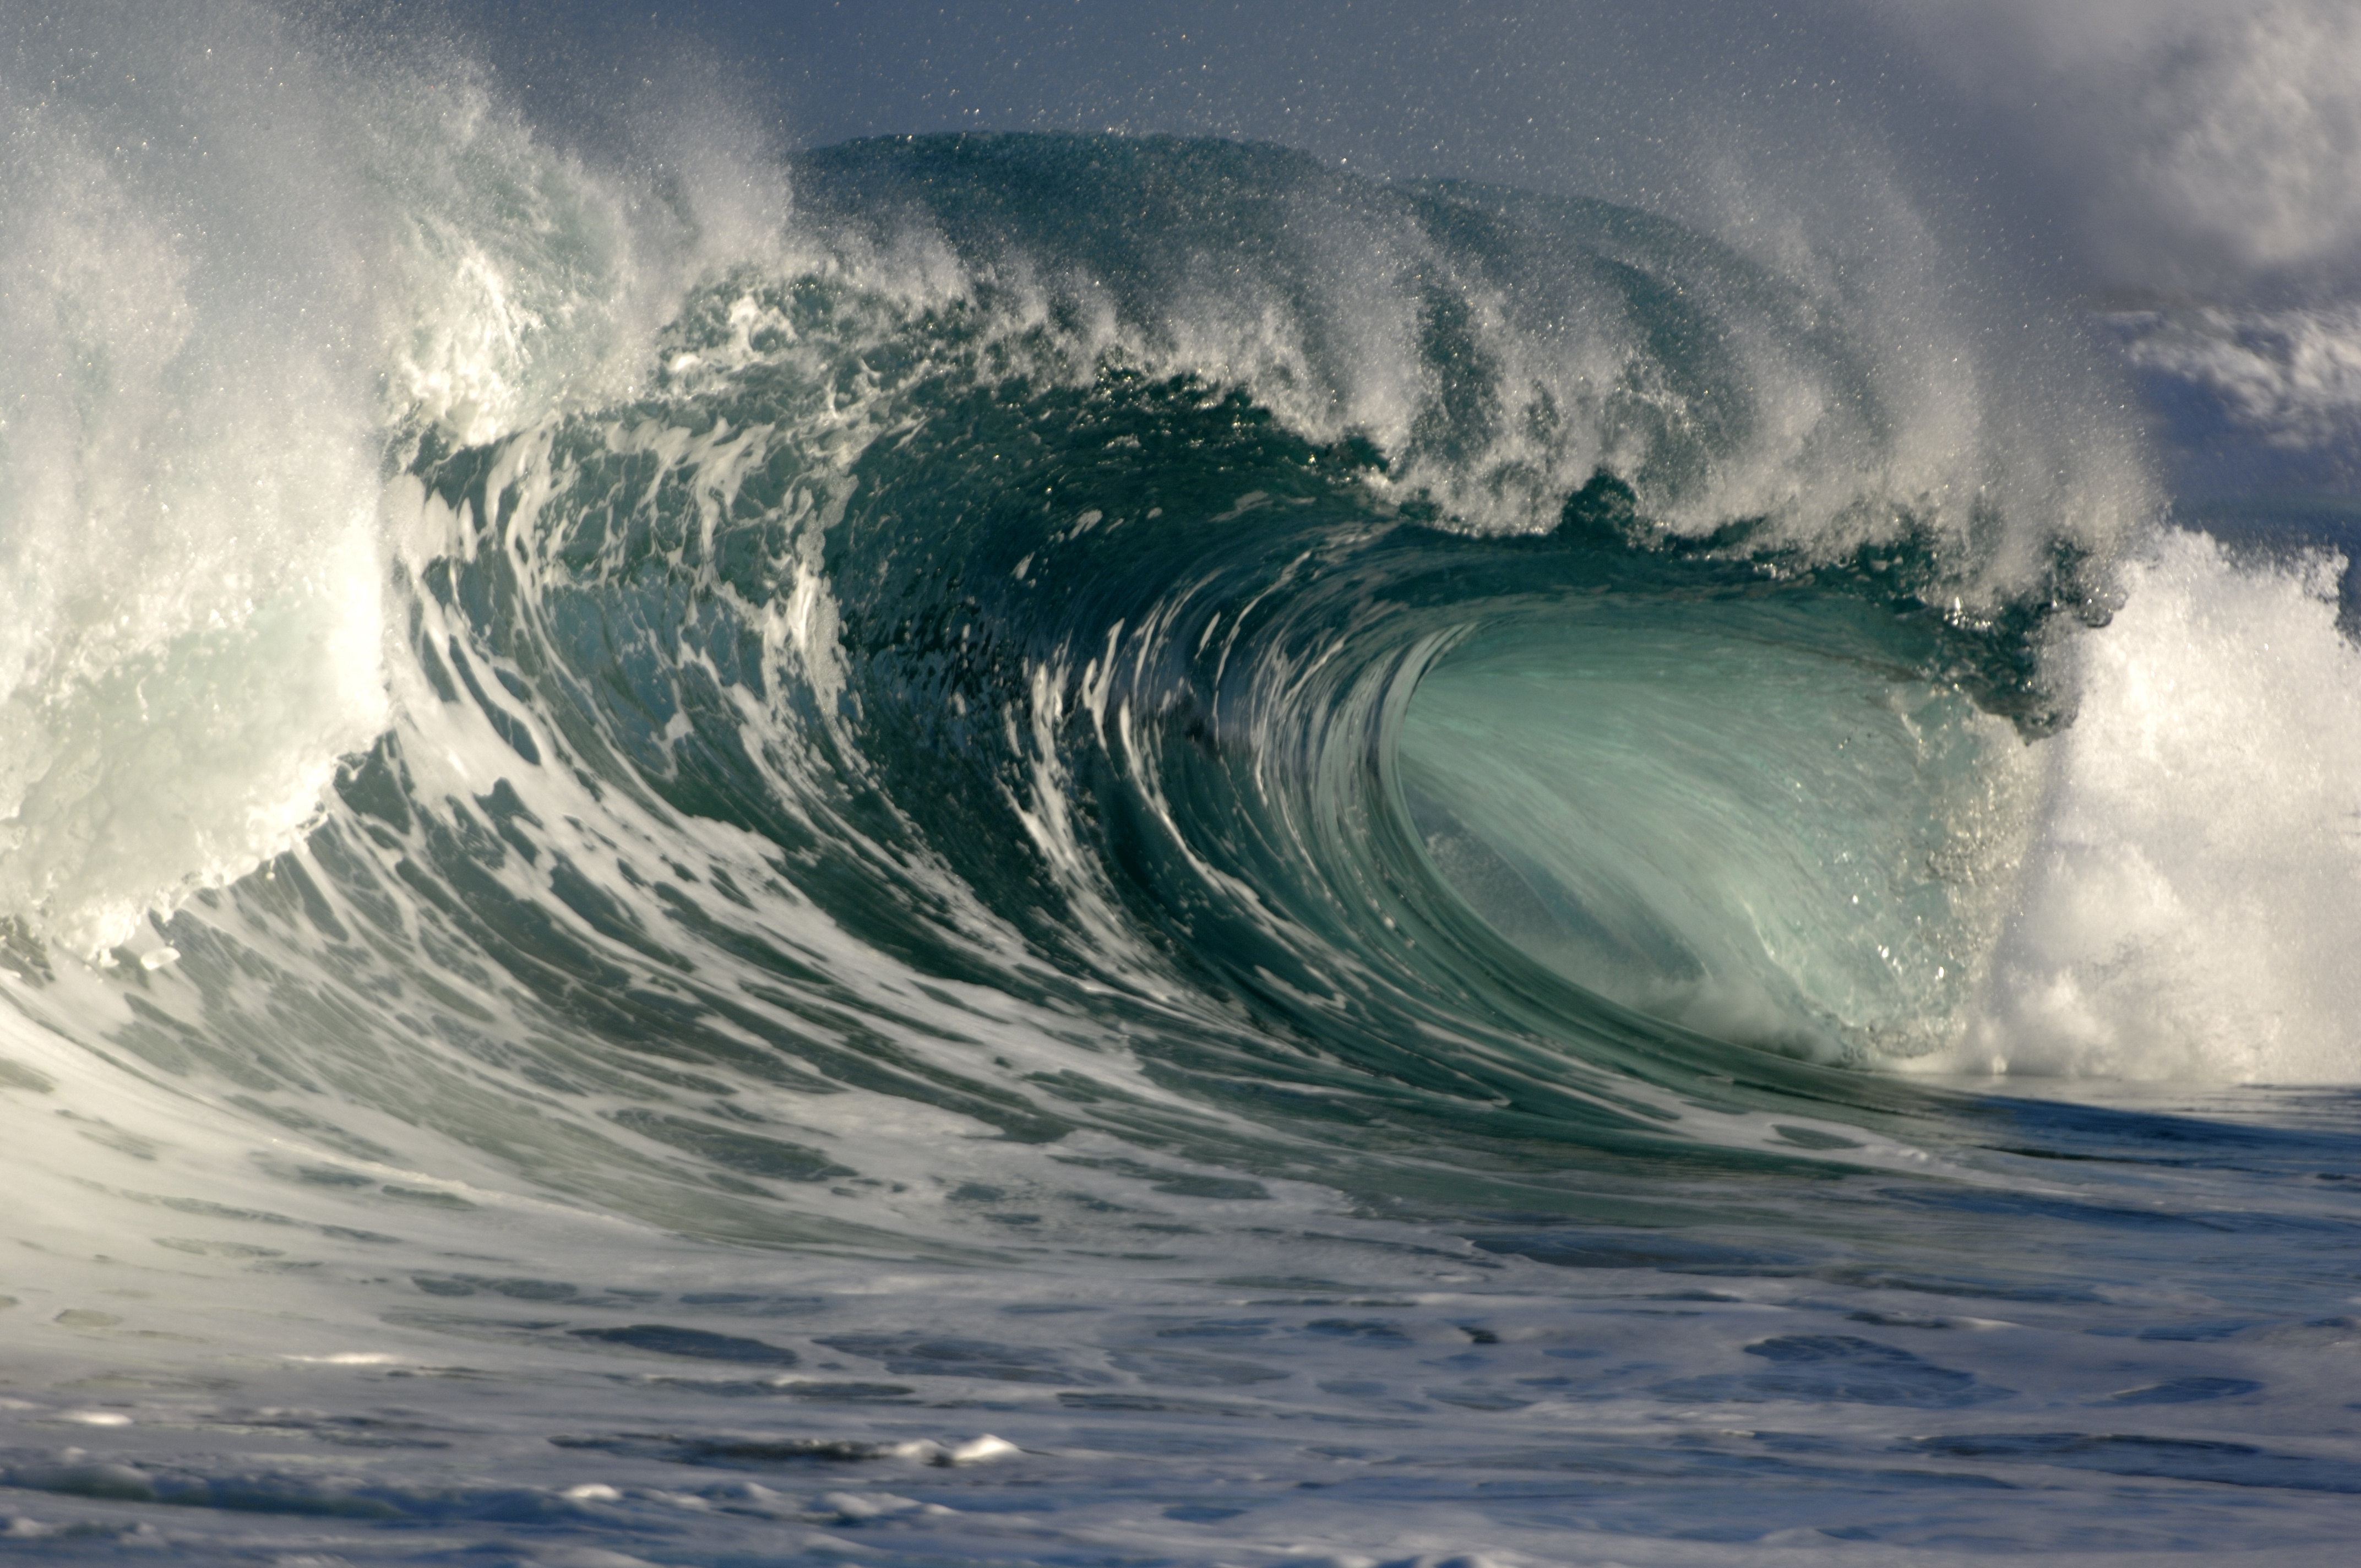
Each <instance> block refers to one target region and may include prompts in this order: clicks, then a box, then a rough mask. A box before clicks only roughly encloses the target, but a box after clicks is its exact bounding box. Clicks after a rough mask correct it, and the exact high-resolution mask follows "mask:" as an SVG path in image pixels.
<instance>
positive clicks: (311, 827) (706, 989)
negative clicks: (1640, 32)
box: [0, 13, 2361, 1568]
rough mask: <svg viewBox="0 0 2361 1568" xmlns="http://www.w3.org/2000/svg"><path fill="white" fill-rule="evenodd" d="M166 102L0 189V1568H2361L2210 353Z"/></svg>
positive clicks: (1341, 178)
mask: <svg viewBox="0 0 2361 1568" xmlns="http://www.w3.org/2000/svg"><path fill="white" fill-rule="evenodd" d="M241 16H243V14H242V13H241ZM33 31H35V32H36V33H38V32H39V29H33ZM60 36H62V35H60ZM224 38H225V42H224V43H223V45H222V55H221V57H220V58H219V59H218V60H216V59H215V57H214V55H213V54H212V52H211V51H210V50H208V51H206V52H205V53H204V54H203V56H193V55H191V54H189V53H187V52H186V51H183V50H181V49H177V48H175V47H173V45H172V44H171V42H170V40H163V39H159V40H156V41H153V42H149V43H142V42H141V41H140V39H139V38H137V37H135V38H132V39H131V40H130V41H129V42H126V43H124V44H123V45H122V46H121V48H120V49H116V50H115V52H114V53H113V54H107V53H106V51H104V50H87V51H82V52H77V50H75V49H68V48H64V47H63V46H62V45H60V46H59V49H58V54H57V59H56V62H55V65H54V69H55V75H54V79H47V80H46V85H45V86H44V85H43V83H42V82H36V81H34V80H33V78H32V77H30V76H27V77H26V78H25V79H24V80H23V81H21V82H20V81H10V82H8V84H7V88H6V91H7V93H9V97H8V101H7V104H6V108H7V113H8V115H10V116H11V118H10V122H9V128H8V130H7V132H6V134H7V136H8V137H9V147H10V155H9V160H8V162H7V165H6V168H5V176H4V178H5V188H0V194H5V199H6V202H7V210H8V212H9V214H10V218H9V222H8V225H7V226H6V228H5V230H0V248H5V255H0V344H5V352H0V381H4V382H5V385H0V399H5V401H0V414H4V415H5V417H0V564H5V570H0V995H5V1001H6V1003H7V1006H6V1007H5V1009H0V1127H5V1153H4V1154H0V1159H4V1160H5V1169H6V1171H7V1181H8V1188H7V1190H8V1192H9V1195H10V1197H11V1199H12V1201H11V1203H10V1205H9V1209H10V1212H9V1214H8V1216H7V1218H6V1219H5V1221H0V1229H5V1233H6V1234H7V1236H8V1237H9V1239H10V1240H12V1241H13V1242H14V1243H15V1244H16V1245H14V1246H13V1247H11V1248H9V1249H8V1253H7V1256H8V1261H7V1262H6V1263H5V1266H0V1290H5V1295H0V1517H5V1520H6V1525H5V1529H6V1533H7V1538H8V1541H9V1544H10V1547H11V1549H12V1550H16V1551H20V1552H25V1553H27V1554H28V1555H31V1556H33V1557H35V1558H36V1559H40V1558H44V1557H47V1558H53V1559H55V1560H57V1561H61V1562H62V1561H79V1560H82V1559H84V1558H92V1557H105V1556H108V1555H111V1554H113V1553H115V1552H123V1551H130V1550H150V1549H157V1548H161V1549H165V1550H169V1551H170V1552H174V1553H175V1554H177V1555H179V1556H182V1557H186V1558H189V1559H191V1560H201V1559H203V1560H210V1559H215V1558H217V1559H219V1560H222V1561H268V1560H276V1561H282V1562H288V1561H307V1562H327V1561H343V1562H347V1563H364V1562H401V1561H427V1560H438V1561H439V1560H445V1559H448V1558H451V1557H453V1556H454V1555H455V1554H459V1553H466V1554H467V1556H468V1560H469V1561H474V1560H477V1558H478V1555H479V1554H489V1555H487V1556H484V1557H483V1560H485V1561H501V1562H508V1561H514V1562H550V1563H628V1562H643V1563H724V1562H729V1563H739V1562H751V1561H755V1560H757V1559H759V1560H761V1561H763V1562H792V1563H807V1562H808V1563H851V1562H858V1563H865V1564H888V1563H914V1564H915V1563H968V1562H974V1563H1019V1562H1023V1563H1113V1562H1124V1563H1132V1562H1137V1563H1199V1562H1203V1563H1214V1562H1219V1563H1241V1564H1254V1565H1257V1568H1259V1565H1262V1564H1276V1563H1304V1562H1320V1561H1326V1562H1330V1563H1339V1564H1344V1563H1351V1564H1357V1565H1360V1568H1368V1565H1371V1564H1375V1563H1379V1562H1384V1561H1408V1560H1415V1559H1422V1558H1428V1557H1433V1558H1435V1559H1436V1560H1440V1559H1443V1558H1450V1557H1461V1558H1466V1559H1467V1560H1470V1561H1473V1560H1474V1554H1477V1553H1481V1554H1484V1556H1485V1557H1486V1558H1487V1560H1488V1561H1490V1562H1493V1563H1498V1564H1504V1565H1507V1564H1519V1565H1521V1564H1529V1563H1531V1564H1540V1563H1575V1562H1580V1563H1603V1562H1608V1561H1615V1562H1621V1563H1758V1562H1763V1561H1767V1560H1770V1559H1768V1558H1766V1557H1765V1556H1764V1553H1765V1552H1773V1553H1777V1554H1780V1555H1779V1556H1778V1560H1779V1561H1787V1560H1790V1559H1792V1560H1793V1561H1795V1562H1798V1563H1821V1562H1827V1563H1845V1562H1853V1561H1860V1562H1870V1561H1876V1562H1888V1561H1903V1560H1905V1559H1904V1558H1902V1557H1897V1556H1895V1555H1894V1553H1896V1552H1907V1553H1908V1555H1907V1558H1906V1560H1907V1561H1910V1562H1913V1563H1952V1562H1961V1563H1964V1562H1969V1561H1984V1560H1986V1559H1988V1558H1990V1557H1993V1556H1996V1555H1998V1554H2001V1553H2014V1554H2020V1555H2021V1554H2024V1553H2026V1552H2035V1553H2046V1554H2056V1555H2058V1556H2059V1557H2060V1559H2061V1560H2062V1559H2064V1558H2066V1557H2071V1558H2072V1560H2074V1561H2078V1562H2081V1561H2088V1562H2093V1563H2097V1562H2123V1563H2132V1562H2142V1563H2150V1562H2154V1561H2157V1560H2158V1558H2159V1557H2160V1556H2163V1555H2165V1554H2168V1553H2173V1552H2192V1553H2200V1554H2204V1555H2208V1556H2210V1555H2213V1554H2216V1553H2218V1552H2223V1551H2226V1550H2231V1549H2234V1548H2235V1549H2240V1550H2268V1551H2270V1552H2274V1553H2276V1555H2275V1556H2274V1558H2273V1560H2274V1561H2279V1562H2288V1563H2296V1562H2313V1561H2317V1562H2321V1563H2328V1562H2332V1561H2338V1560H2341V1559H2340V1558H2339V1555H2338V1554H2339V1552H2340V1551H2341V1550H2345V1549H2347V1548H2345V1547H2344V1546H2343V1544H2342V1543H2344V1542H2346V1541H2349V1529H2347V1528H2345V1520H2346V1519H2347V1518H2348V1517H2349V1507H2350V1505H2349V1502H2348V1501H2347V1499H2348V1498H2349V1497H2351V1496H2352V1495H2353V1494H2354V1493H2356V1492H2361V1456H2356V1453H2354V1450H2353V1445H2352V1436H2353V1430H2354V1429H2353V1420H2354V1417H2353V1411H2354V1409H2356V1408H2361V1406H2356V1401H2361V1387H2356V1382H2355V1377H2354V1375H2353V1373H2352V1371H2351V1370H2350V1365H2349V1361H2350V1348H2351V1345H2352V1343H2354V1341H2355V1340H2356V1336H2361V1327H2356V1320H2355V1318H2354V1317H2353V1316H2352V1315H2351V1311H2352V1309H2353V1305H2354V1300H2355V1298H2354V1297H2353V1295H2352V1292H2353V1289H2354V1285H2353V1273H2352V1266H2353V1260H2354V1251H2353V1248H2354V1244H2355V1236H2356V1232H2355V1216H2354V1213H2353V1210H2352V1207H2351V1201H2350V1195H2349V1193H2348V1192H2347V1191H2346V1190H2345V1179H2346V1178H2347V1177H2348V1176H2349V1175H2350V1174H2351V1173H2352V1171H2353V1169H2354V1168H2355V1155H2356V1135H2355V1125H2354V1122H2353V1117H2352V1102H2351V1100H2350V1098H2349V1095H2348V1093H2347V1092H2346V1091H2345V1090H2344V1089H2343V1088H2341V1087H2339V1086H2343V1085H2348V1084H2350V1083H2352V1082H2353V1081H2354V1080H2356V1077H2361V1055H2356V1050H2355V1047H2354V1045H2353V1041H2352V1038H2351V1035H2350V1025H2349V1020H2350V1019H2351V1018H2352V1017H2353V1016H2354V1013H2355V1008H2356V1003H2361V994H2356V986H2361V982H2356V978H2355V971H2354V970H2353V966H2352V965H2351V963H2350V961H2349V954H2350V950H2351V945H2352V939H2353V938H2354V937H2355V935H2356V917H2355V916H2354V914H2353V910H2354V909H2355V907H2356V904H2355V900H2354V894H2355V893H2356V890H2361V840H2356V838H2355V836H2354V833H2353V830H2352V820H2353V816H2354V813H2355V811H2356V808H2361V802H2356V798H2355V795H2354V785H2353V783H2352V781H2353V780H2355V779H2356V778H2361V667H2356V664H2361V654H2357V653H2356V650H2355V647H2354V644H2353V642H2352V641H2351V639H2350V637H2349V636H2348V632H2347V619H2341V618H2345V601H2344V599H2343V598H2342V597H2341V596H2342V595H2343V592H2344V590H2343V587H2342V581H2343V574H2344V568H2345V560H2344V557H2343V555H2342V554H2340V553H2339V552H2340V548H2341V536H2339V535H2338V534H2337V533H2336V532H2335V529H2334V527H2323V528H2315V529H2314V530H2313V531H2312V532H2311V533H2309V534H2306V535H2304V536H2303V537H2302V538H2301V539H2298V540H2296V541H2295V542H2294V543H2288V542H2287V541H2286V540H2285V539H2280V540H2279V542H2278V543H2269V542H2268V541H2266V542H2264V543H2257V536H2256V535H2255V534H2254V533H2253V532H2252V531H2249V532H2238V531H2237V530H2235V529H2234V528H2230V527H2227V526H2224V527H2218V528H2215V529H2214V530H2213V532H2205V531H2203V530H2201V529H2199V528H2197V527H2196V526H2194V523H2195V522H2196V521H2202V519H2198V518H2193V517H2191V516H2183V515H2181V514H2180V512H2177V511H2176V510H2174V507H2173V505H2172V497H2171V496H2170V494H2169V492H2168V490H2167V489H2166V488H2164V486H2163V484H2162V483H2161V482H2160V481H2159V480H2158V477H2156V475H2157V474H2158V472H2159V471H2160V470H2159V469H2158V465H2157V464H2156V463H2155V462H2154V461H2153V460H2152V458H2151V456H2150V455H2149V453H2148V450H2147V443H2148V441H2149V439H2150V436H2149V433H2148V432H2147V430H2146V429H2145V427H2144V426H2143V424H2142V422H2141V421H2140V420H2139V418H2138V417H2136V415H2135V414H2134V413H2133V412H2131V411H2128V410H2127V407H2126V403H2125V395H2124V392H2123V385H2122V381H2121V379H2120V378H2119V377H2118V375H2117V373H2116V371H2115V370H2114V368H2112V367H2111V362H2110V360H2109V358H2108V355H2109V354H2110V352H2111V349H2110V346H2109V344H2110V339H2109V337H2108V335H2107V334H2108V333H2109V332H2111V331H2112V332H2114V333H2115V334H2117V335H2118V336H2120V337H2126V340H2129V341H2134V342H2135V343H2136V352H2135V354H2134V356H2133V363H2134V364H2135V365H2136V366H2144V367H2147V372H2148V373H2151V374H2158V375H2163V374H2169V373H2171V370H2170V366H2169V363H2168V360H2169V356H2170V354H2172V353H2177V352H2178V353H2185V352H2188V350H2187V349H2186V340H2187V339H2188V334H2189V332H2190V330H2191V329H2190V328H2189V327H2188V326H2187V324H2186V323H2185V322H2183V321H2180V318H2173V320H2170V321H2168V320H2167V319H2166V317H2165V315H2164V314H2161V313H2159V314H2157V315H2156V316H2155V317H2154V318H2153V319H2148V318H2139V317H2136V315H2119V316H2117V317H2114V318H2111V320H2110V321H2106V322H2101V323H2096V324H2092V323H2085V322H2083V321H2081V319H2079V318H2078V317H2076V316H2075V315H2074V314H2072V313H2069V312H2062V311H2057V310H2051V309H2049V308H2048V307H2044V306H2040V305H2038V304H2034V303H2027V302H2024V301H2022V300H2017V299H2013V298H2012V299H2007V300H2004V301H2002V302H1999V303H1998V304H1997V305H1995V304H1994V303H1993V301H1992V299H1991V297H1990V294H1989V292H1988V291H1978V290H1974V289H1967V288H1963V287H1960V286H1959V284H1958V281H1957V280H1956V278H1955V277H1954V275H1953V274H1952V273H1951V272H1950V271H1949V268H1950V266H1951V264H1950V263H1949V262H1948V261H1947V260H1946V259H1945V258H1944V255H1943V252H1942V248H1941V247H1940V246H1939V245H1938V244H1937V243H1936V241H1935V240H1934V239H1933V238H1932V237H1931V236H1930V235H1929V234H1928V233H1927V232H1926V231H1924V230H1923V229H1920V228H1916V227H1914V226H1913V225H1912V222H1911V219H1910V214H1909V211H1908V208H1907V205H1906V203H1902V202H1901V201H1900V199H1899V198H1898V197H1896V198H1894V205H1893V207H1892V210H1891V212H1890V213H1889V214H1887V221H1888V225H1889V232H1888V233H1887V235H1886V236H1883V237H1880V238H1878V239H1877V240H1875V241H1874V243H1871V242H1869V241H1864V242H1863V243H1862V245H1861V247H1859V249H1858V250H1857V251H1856V252H1853V253H1849V254H1839V255H1830V254H1805V253H1803V252H1800V251H1798V250H1797V249H1796V247H1795V243H1791V242H1790V240H1788V239H1785V238H1782V239H1778V240H1777V242H1776V243H1773V242H1771V241H1768V240H1766V241H1765V242H1764V243H1762V244H1749V243H1748V242H1747V241H1746V240H1745V238H1744V236H1734V235H1720V236H1715V235H1708V233H1706V232H1704V231H1703V230H1701V229H1698V228H1695V227H1692V226H1688V225H1684V224H1682V223H1679V222H1675V221H1674V220H1673V219H1671V218H1668V217H1665V216H1662V215H1656V214H1650V213H1646V212H1642V211H1641V210H1638V209H1636V208H1634V207H1631V206H1626V205H1619V204H1615V203H1608V202H1604V201H1596V200H1581V199H1574V198H1565V197H1550V196H1543V195H1536V194H1532V193H1529V192H1521V191H1517V190H1511V189H1507V188H1503V187H1497V186H1490V185H1481V184H1473V183H1466V182H1459V181H1423V180H1408V179H1405V180H1396V181H1376V180H1370V179H1365V178H1362V177H1359V176H1356V175H1354V174H1351V173H1348V172H1345V170H1341V169H1339V168H1337V167H1335V166H1334V165H1332V164H1330V163H1327V162H1324V161H1322V160H1318V159H1313V158H1312V157H1311V156H1309V155H1307V154H1303V153H1299V152H1295V151H1291V150H1289V149H1286V148H1279V147H1274V146H1268V145H1260V144H1248V143H1239V142H1235V141H1226V140H1190V139H1179V138H1168V137H1148V136H1137V137H1131V136H1124V137H1118V136H1114V135H1100V136H1082V135H1063V134H1057V135H1053V134H969V135H946V136H937V137H889V138H874V139H867V140H862V141H856V142H853V143H850V144H846V145H842V146H838V147H834V148H827V149H823V150H819V151H814V152H807V153H801V154H796V155H794V156H791V157H767V156H765V157H755V156H753V155H751V154H745V155H741V154H734V153H730V152H728V151H726V149H724V148H720V147H719V146H718V145H717V144H716V143H714V142H713V141H711V140H710V139H708V140H699V139H698V137H697V136H694V135H692V134H691V133H690V131H689V130H686V129H679V128H675V130H674V131H673V132H670V133H667V134H669V135H671V136H672V137H673V142H672V144H671V145H670V146H669V147H668V148H667V149H666V150H665V151H664V155H663V156H662V157H660V158H656V159H652V160H650V161H648V162H647V163H646V164H645V165H644V166H642V165H633V166H632V167H631V168H622V167H609V166H606V165H602V164H599V163H598V162H597V161H595V160H594V159H590V158H589V156H588V155H587V154H577V153H569V152H566V151H563V150H560V149H558V148H556V147H555V145H554V144H553V143H552V141H551V140H550V139H548V138H547V137H544V136H542V135H540V134H538V133H536V132H535V131H534V129H533V127H532V126H529V125H528V124H526V123H525V122H524V121H523V120H522V118H521V117H520V116H519V115H517V114H516V113H515V112H514V111H513V110H512V109H510V108H508V107H505V106H504V105H503V104H502V102H501V101H500V98H499V97H498V96H497V95H496V94H494V93H491V92H490V91H489V89H488V88H487V87H486V86H485V85H484V84H483V83H482V82H481V81H480V80H479V79H478V78H476V77H474V76H471V75H470V74H469V73H468V72H467V71H463V70H457V69H453V70H451V71H448V72H447V73H445V74H443V75H435V74H434V73H432V72H424V73H422V71H421V70H420V68H416V67H414V66H411V65H396V64H394V63H389V62H387V61H385V60H374V59H372V58H370V57H368V55H367V54H366V52H365V51H358V50H352V49H346V50H343V51H342V52H340V51H339V50H338V49H334V48H325V49H324V48H323V47H321V45H320V44H319V41H318V40H317V39H313V38H309V36H308V35H300V34H299V33H298V32H297V31H296V30H294V29H292V28H291V27H287V26H285V25H283V24H280V23H278V22H275V21H272V20H269V19H268V18H260V17H257V16H244V17H243V20H242V22H241V24H240V27H239V28H238V29H236V38H235V39H234V40H231V39H230V38H229V35H227V34H225V35H224ZM43 40H47V41H49V42H50V43H55V42H56V40H55V39H54V38H50V37H49V34H46V33H42V34H40V37H39V38H37V39H36V43H37V44H38V43H40V42H41V41H43ZM143 51H144V52H143ZM102 57H104V58H102ZM49 69H50V68H49V66H45V67H44V71H47V70H49ZM143 73H145V74H144V77H143ZM118 78H119V80H118ZM264 92H268V93H271V94H275V95H276V96H274V97H272V98H271V99H270V100H269V101H270V102H271V103H272V104H276V105H278V107H277V108H275V109H274V110H273V111H272V113H273V114H274V115H278V116H279V119H278V121H277V122H276V123H275V124H274V125H272V126H267V127H266V126H263V125H262V124H261V121H260V120H259V119H258V118H257V117H256V116H255V115H252V114H251V113H249V112H248V111H247V108H246V107H242V106H241V105H242V104H246V102H247V100H250V99H251V98H252V97H253V95H254V94H256V93H264ZM168 127H177V128H176V129H174V130H173V134H172V138H171V139H168V138H167V136H166V131H167V129H168ZM290 137H294V138H296V142H297V143H298V144H300V147H301V149H302V156H301V157H300V158H294V159H291V157H290V156H289V155H288V153H287V152H286V148H287V147H288V146H289V145H290V141H289V138H290ZM2176 323H2178V324H2176ZM2175 334H2180V335H2175ZM2176 344H2179V345H2182V347H2180V348H2175V347H2174V346H2173V345H2176ZM2142 356H2145V357H2142ZM2159 367H2161V368H2159ZM2191 384H2194V383H2193V382H2192V383H2191ZM2224 515H2227V514H2224ZM2337 515H2338V516H2339V517H2341V515H2342V514H2337ZM2332 521H2334V520H2332ZM2262 1085H2279V1086H2294V1087H2279V1088H2264V1087H2257V1086H2262Z"/></svg>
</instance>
